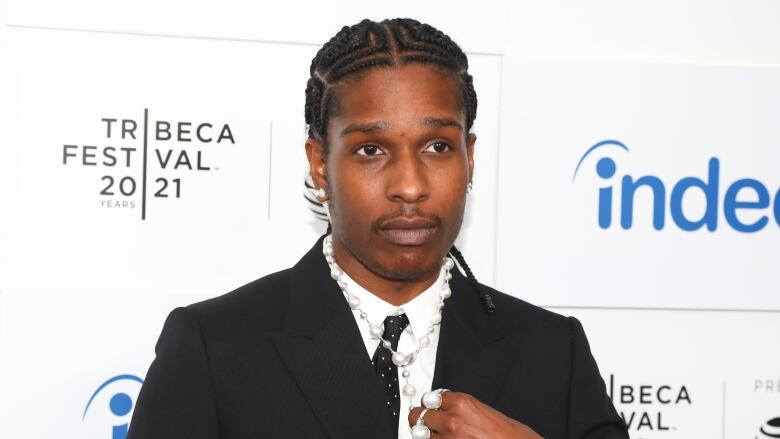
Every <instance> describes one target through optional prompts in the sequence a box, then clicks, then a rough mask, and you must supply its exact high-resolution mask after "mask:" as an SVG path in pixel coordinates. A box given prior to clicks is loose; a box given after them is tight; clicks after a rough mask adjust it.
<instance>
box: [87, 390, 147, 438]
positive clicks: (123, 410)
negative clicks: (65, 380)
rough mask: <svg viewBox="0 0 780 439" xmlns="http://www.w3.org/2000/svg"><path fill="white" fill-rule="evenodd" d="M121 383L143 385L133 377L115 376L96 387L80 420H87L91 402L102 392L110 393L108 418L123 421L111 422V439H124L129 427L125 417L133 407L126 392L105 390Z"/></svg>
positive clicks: (131, 400) (102, 408)
mask: <svg viewBox="0 0 780 439" xmlns="http://www.w3.org/2000/svg"><path fill="white" fill-rule="evenodd" d="M121 382H134V383H138V384H143V382H144V381H143V380H142V379H141V378H138V377H137V376H135V375H117V376H115V377H113V378H110V379H108V380H107V381H106V382H104V383H103V384H101V385H100V386H98V388H97V390H95V392H94V393H93V394H92V396H91V397H90V398H89V401H87V405H86V407H84V414H83V415H82V416H81V420H82V421H84V420H85V419H86V418H87V413H88V412H89V410H90V407H92V402H93V401H95V398H96V397H98V396H99V395H102V392H103V391H104V390H105V391H106V392H112V393H113V394H112V395H111V397H110V398H109V399H108V407H107V408H108V412H109V413H110V415H108V416H110V417H113V418H114V421H116V420H120V419H124V421H117V422H118V423H115V422H111V425H112V428H111V439H125V437H126V436H127V429H128V427H129V426H130V423H129V421H127V415H129V414H130V413H131V412H132V410H133V405H134V401H133V398H132V397H130V395H128V394H127V392H125V391H123V390H115V391H111V390H110V389H107V387H115V386H112V384H116V383H121ZM105 409H106V407H101V409H100V410H101V411H103V412H105ZM93 411H94V409H93ZM104 416H105V415H104Z"/></svg>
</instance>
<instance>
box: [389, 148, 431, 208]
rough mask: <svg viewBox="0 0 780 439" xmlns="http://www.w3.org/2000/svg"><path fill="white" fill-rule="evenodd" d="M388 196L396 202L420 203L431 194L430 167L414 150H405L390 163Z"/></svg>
mask: <svg viewBox="0 0 780 439" xmlns="http://www.w3.org/2000/svg"><path fill="white" fill-rule="evenodd" d="M390 166H391V169H390V170H389V171H390V172H389V173H388V174H389V181H388V185H387V197H388V198H389V199H390V200H392V201H396V202H402V203H419V202H421V201H425V200H427V199H428V198H429V197H430V195H431V192H430V181H429V178H428V177H429V176H428V172H429V169H428V167H427V166H426V165H425V163H423V161H422V160H421V158H420V157H419V156H418V154H416V153H415V152H413V151H408V150H407V151H405V152H404V153H402V154H400V155H398V156H396V157H395V159H394V160H393V161H392V162H391V163H390Z"/></svg>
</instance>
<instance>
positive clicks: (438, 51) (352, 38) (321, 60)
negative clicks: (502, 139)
mask: <svg viewBox="0 0 780 439" xmlns="http://www.w3.org/2000/svg"><path fill="white" fill-rule="evenodd" d="M410 63H420V64H428V65H431V66H432V67H434V68H437V69H439V70H441V71H443V72H445V73H449V74H450V75H451V76H452V77H453V79H455V81H456V83H457V84H458V87H459V88H460V101H461V102H460V103H461V106H462V108H463V111H464V113H465V116H466V130H465V134H466V135H467V134H468V132H469V130H470V129H471V127H472V125H473V124H474V119H476V117H477V93H476V91H475V90H474V84H473V78H472V76H471V75H470V74H469V73H468V68H469V64H468V58H467V57H466V54H465V53H463V51H462V50H461V49H460V47H458V45H457V44H456V43H455V42H454V41H452V39H450V37H449V36H447V35H446V34H444V33H443V32H442V31H440V30H438V29H436V28H434V27H433V26H431V25H429V24H425V23H420V22H419V21H417V20H413V19H411V18H394V19H387V20H383V21H381V22H375V21H372V20H369V19H365V20H363V21H361V22H360V23H357V24H355V25H352V26H344V27H343V28H341V30H340V31H339V32H338V33H337V34H336V35H335V36H334V37H333V38H331V39H330V40H329V41H328V42H327V43H325V45H323V46H322V48H320V50H319V51H318V52H317V54H316V55H315V57H314V59H313V60H312V61H311V66H310V67H309V73H310V75H311V77H310V78H309V80H308V82H307V83H306V106H305V108H304V115H305V118H306V124H308V127H309V128H308V131H309V133H308V134H309V137H311V138H313V139H316V140H318V141H320V142H322V144H323V146H325V148H326V149H327V126H328V117H329V115H330V114H331V113H332V112H333V111H334V110H335V109H336V108H337V105H338V104H337V102H336V98H335V97H334V93H335V86H336V85H337V84H338V83H339V82H340V81H342V80H343V79H345V78H346V77H348V76H352V75H358V74H360V73H363V72H365V71H367V70H369V69H372V68H382V67H388V66H404V65H406V64H410Z"/></svg>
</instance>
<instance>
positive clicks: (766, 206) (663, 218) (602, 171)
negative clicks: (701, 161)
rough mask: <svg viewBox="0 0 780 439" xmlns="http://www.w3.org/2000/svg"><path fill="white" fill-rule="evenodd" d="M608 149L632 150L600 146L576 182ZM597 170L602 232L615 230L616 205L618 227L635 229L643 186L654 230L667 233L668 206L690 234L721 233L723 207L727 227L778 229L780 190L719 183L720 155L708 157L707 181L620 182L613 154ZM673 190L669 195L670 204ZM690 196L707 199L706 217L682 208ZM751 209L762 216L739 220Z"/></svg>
mask: <svg viewBox="0 0 780 439" xmlns="http://www.w3.org/2000/svg"><path fill="white" fill-rule="evenodd" d="M607 147H611V148H610V150H611V151H614V152H617V153H618V154H626V153H628V152H629V149H628V147H627V146H626V145H624V144H623V143H621V142H619V141H617V140H603V141H601V142H598V143H596V144H595V145H593V146H591V147H590V148H589V149H588V150H587V151H586V152H585V154H583V155H582V157H581V158H580V160H579V162H578V163H577V166H576V168H575V169H574V175H573V177H572V182H574V181H575V180H576V178H577V174H578V172H579V171H580V168H581V166H582V165H583V164H584V163H585V161H586V159H587V158H588V156H589V155H590V154H591V153H592V152H594V151H596V150H598V149H601V148H607ZM595 168H596V175H597V176H598V177H599V178H600V179H601V180H602V181H603V183H604V185H603V186H602V187H600V188H599V189H598V225H599V227H601V228H602V229H609V228H611V227H612V226H613V225H612V217H613V215H612V211H613V207H614V209H615V210H616V211H618V212H619V216H620V227H622V228H623V229H625V230H628V229H631V227H632V226H633V222H634V204H635V203H636V202H637V200H636V197H635V195H636V193H637V191H638V190H640V189H642V188H645V189H647V190H649V191H650V194H651V195H652V223H653V228H654V229H656V230H663V229H664V227H666V226H667V225H668V221H667V214H666V209H667V206H668V208H669V213H670V214H671V219H672V222H673V224H674V225H675V226H677V227H678V228H679V229H680V230H684V231H687V232H692V231H696V230H699V229H701V228H703V227H704V228H706V229H707V230H709V231H711V232H713V231H715V230H717V228H718V227H719V226H721V225H722V224H719V215H720V213H719V212H720V209H721V208H722V212H723V217H724V218H725V222H726V224H727V225H728V226H729V227H730V228H732V229H733V230H736V231H738V232H743V233H755V232H758V231H761V230H763V229H765V228H773V227H780V188H778V189H777V192H775V193H774V194H773V193H772V192H771V191H770V189H769V188H768V186H767V185H766V184H764V183H762V182H760V181H759V180H756V179H753V178H742V179H739V180H736V181H733V182H724V181H721V178H720V169H721V163H720V160H719V159H718V158H717V157H712V158H710V159H709V162H708V163H707V166H706V176H705V177H698V176H686V177H682V178H680V179H679V180H678V181H676V182H669V181H666V182H664V181H663V180H662V179H661V178H660V177H658V176H655V175H649V174H648V175H642V176H639V177H635V176H633V175H630V174H628V173H626V174H624V175H623V176H622V178H618V177H616V174H617V173H618V165H617V160H616V159H615V158H613V157H612V156H609V155H607V156H604V157H602V158H601V159H599V160H598V161H596V164H595ZM702 170H704V169H702ZM613 177H614V178H613ZM669 191H670V192H671V194H670V196H669V198H668V203H667V192H669ZM689 192H699V194H701V195H703V196H704V200H705V209H704V213H703V214H701V215H699V216H698V217H695V216H694V217H692V215H690V213H686V211H685V209H684V203H683V198H684V196H685V195H686V194H687V193H689ZM721 193H723V196H722V197H721ZM749 210H752V211H755V213H756V214H758V215H759V216H758V218H756V219H753V220H752V221H748V220H745V219H744V218H743V219H740V216H739V215H738V214H739V213H741V212H743V211H749Z"/></svg>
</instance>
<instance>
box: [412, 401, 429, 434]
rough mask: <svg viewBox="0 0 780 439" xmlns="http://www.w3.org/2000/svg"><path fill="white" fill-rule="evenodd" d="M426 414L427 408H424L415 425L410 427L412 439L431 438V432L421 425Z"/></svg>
mask: <svg viewBox="0 0 780 439" xmlns="http://www.w3.org/2000/svg"><path fill="white" fill-rule="evenodd" d="M427 412H428V409H427V408H424V409H423V410H422V411H421V412H420V417H419V418H417V423H416V424H414V427H412V438H413V439H429V438H430V437H431V430H430V429H429V428H428V427H426V426H425V424H424V423H423V416H425V413H427Z"/></svg>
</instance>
